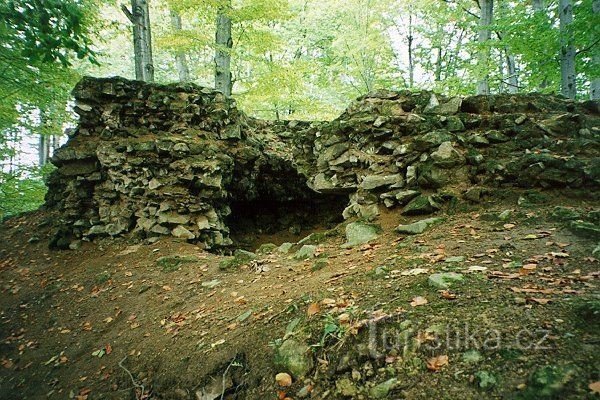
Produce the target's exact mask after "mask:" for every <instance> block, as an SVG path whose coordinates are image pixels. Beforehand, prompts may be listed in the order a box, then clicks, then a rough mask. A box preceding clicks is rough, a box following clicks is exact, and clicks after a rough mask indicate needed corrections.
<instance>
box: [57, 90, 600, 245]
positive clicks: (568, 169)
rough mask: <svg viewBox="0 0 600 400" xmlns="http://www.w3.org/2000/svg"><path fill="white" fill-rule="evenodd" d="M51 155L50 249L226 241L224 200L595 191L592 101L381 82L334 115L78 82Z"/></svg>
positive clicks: (596, 117) (599, 180) (595, 108)
mask: <svg viewBox="0 0 600 400" xmlns="http://www.w3.org/2000/svg"><path fill="white" fill-rule="evenodd" d="M73 94H74V97H75V100H76V107H75V111H76V112H77V114H79V116H80V120H79V126H78V127H77V128H76V129H74V130H73V131H72V132H71V133H70V139H69V141H68V143H67V144H66V145H64V146H63V147H62V148H61V149H59V150H58V151H57V152H56V154H55V155H54V157H53V159H52V162H53V164H54V165H55V166H56V167H57V170H56V171H55V172H54V173H53V174H52V175H51V177H50V178H49V181H48V184H49V191H48V194H47V198H46V203H47V207H48V208H50V209H55V210H58V211H59V214H60V221H58V222H57V225H58V228H57V233H56V235H55V237H54V239H53V241H52V243H51V245H52V246H55V247H59V248H66V247H68V246H69V243H71V242H72V241H74V240H79V239H82V238H89V239H93V238H94V237H98V236H112V237H114V236H120V235H125V234H130V233H131V234H133V235H134V236H135V237H137V238H140V239H144V238H150V237H155V236H162V235H173V236H176V237H180V238H185V239H187V240H190V241H194V242H197V243H200V244H203V245H204V246H205V247H206V248H208V249H219V248H224V247H228V246H231V245H232V242H231V239H230V232H229V228H228V226H227V224H226V221H227V218H228V217H229V214H230V212H231V208H230V205H231V204H232V203H233V202H238V203H239V202H252V201H261V200H268V201H271V202H290V201H303V200H307V201H308V200H309V199H310V198H311V196H315V195H316V193H317V192H318V193H331V194H345V195H347V196H348V206H347V208H346V209H345V211H344V217H345V218H351V217H354V216H357V217H360V218H366V219H373V218H375V217H376V216H377V215H378V213H379V212H380V209H381V207H387V208H394V207H401V208H402V212H403V213H404V214H407V215H410V214H426V213H431V212H435V211H436V210H438V209H441V208H442V207H443V204H444V202H446V201H448V200H449V199H452V198H458V199H464V200H465V201H479V200H480V198H481V196H483V195H484V194H485V193H486V190H488V189H489V188H497V187H502V186H516V187H525V188H527V187H540V188H564V189H565V190H571V189H589V190H590V193H592V192H593V190H595V189H598V187H600V110H599V105H598V103H594V102H584V103H576V102H572V101H568V100H564V99H560V98H557V97H553V96H549V95H498V96H475V97H467V98H458V97H454V98H447V97H444V96H441V95H437V94H434V93H431V92H425V91H422V92H414V93H411V92H407V91H406V92H391V91H378V92H375V93H371V94H369V95H367V96H364V97H362V98H359V99H357V100H356V101H355V102H354V103H353V104H351V105H350V107H349V108H348V109H347V110H346V111H345V112H344V113H343V114H342V115H341V116H340V117H339V118H337V119H335V120H334V121H331V122H302V121H262V120H256V119H252V118H249V117H247V116H245V115H244V114H243V113H242V112H241V111H239V110H238V109H237V108H236V105H235V101H234V100H233V99H231V98H226V97H225V96H223V95H222V94H220V93H217V92H214V91H212V90H209V89H206V88H201V87H198V86H194V85H189V84H187V85H155V84H144V83H142V82H135V81H128V80H125V79H122V78H106V79H97V78H84V79H83V80H82V81H81V82H80V83H79V84H78V85H77V86H76V88H75V89H74V91H73Z"/></svg>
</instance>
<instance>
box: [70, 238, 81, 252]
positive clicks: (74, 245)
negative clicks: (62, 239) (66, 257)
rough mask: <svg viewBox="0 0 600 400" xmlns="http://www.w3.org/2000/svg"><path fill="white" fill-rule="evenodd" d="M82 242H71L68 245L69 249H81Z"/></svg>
mask: <svg viewBox="0 0 600 400" xmlns="http://www.w3.org/2000/svg"><path fill="white" fill-rule="evenodd" d="M82 243H83V242H82V241H81V240H73V241H72V242H71V243H70V244H69V249H71V250H78V249H80V248H81V244H82Z"/></svg>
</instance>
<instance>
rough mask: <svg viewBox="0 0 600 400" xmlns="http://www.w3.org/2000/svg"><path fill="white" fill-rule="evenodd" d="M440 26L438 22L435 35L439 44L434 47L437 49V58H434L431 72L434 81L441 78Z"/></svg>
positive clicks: (438, 80)
mask: <svg viewBox="0 0 600 400" xmlns="http://www.w3.org/2000/svg"><path fill="white" fill-rule="evenodd" d="M442 33H443V32H442V26H441V25H440V24H438V25H437V37H438V38H439V41H440V43H439V45H438V46H436V47H434V48H435V49H436V51H437V58H436V59H435V70H434V72H433V74H434V77H435V81H436V82H440V81H441V80H442V60H443V56H442V54H443V52H442V39H441V38H442V37H443V35H442Z"/></svg>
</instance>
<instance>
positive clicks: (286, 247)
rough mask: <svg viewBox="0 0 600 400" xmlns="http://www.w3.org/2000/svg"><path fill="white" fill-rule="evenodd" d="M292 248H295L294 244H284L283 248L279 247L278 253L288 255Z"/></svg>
mask: <svg viewBox="0 0 600 400" xmlns="http://www.w3.org/2000/svg"><path fill="white" fill-rule="evenodd" d="M292 247H294V243H288V242H286V243H283V244H282V245H281V246H279V247H278V248H277V251H278V252H280V253H283V254H287V253H289V252H290V250H291V249H292Z"/></svg>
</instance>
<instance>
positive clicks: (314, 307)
mask: <svg viewBox="0 0 600 400" xmlns="http://www.w3.org/2000/svg"><path fill="white" fill-rule="evenodd" d="M320 311H321V307H320V306H319V303H311V305H309V306H308V310H306V314H308V316H309V317H312V316H313V315H315V314H318V313H319V312H320Z"/></svg>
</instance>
